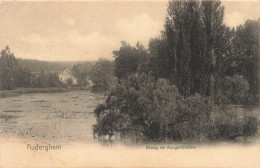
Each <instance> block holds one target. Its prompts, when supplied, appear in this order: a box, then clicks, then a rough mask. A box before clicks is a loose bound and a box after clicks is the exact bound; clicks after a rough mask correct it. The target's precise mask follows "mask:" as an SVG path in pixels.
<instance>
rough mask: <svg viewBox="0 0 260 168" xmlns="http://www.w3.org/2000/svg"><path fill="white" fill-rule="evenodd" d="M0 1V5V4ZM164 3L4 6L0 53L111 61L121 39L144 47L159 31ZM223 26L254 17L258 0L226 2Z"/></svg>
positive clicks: (1, 7) (0, 21) (0, 9)
mask: <svg viewBox="0 0 260 168" xmlns="http://www.w3.org/2000/svg"><path fill="white" fill-rule="evenodd" d="M0 1H1V0H0ZM167 4H168V2H167V1H160V2H159V1H153V2H151V1H139V2H137V1H135V2H133V1H132V2H129V1H128V2H118V1H117V2H116V1H110V2H104V1H103V2H101V1H100V2H15V1H14V2H6V1H3V2H2V3H1V5H0V49H1V50H2V49H4V48H5V46H6V45H8V46H9V47H10V48H11V51H12V52H13V53H14V54H15V56H16V57H17V58H27V59H38V60H48V61H88V60H97V59H98V58H100V57H102V58H107V59H113V55H112V51H113V50H116V49H118V48H119V47H120V41H122V40H125V41H127V42H129V43H130V44H132V45H134V44H135V43H136V42H137V41H140V42H141V43H143V44H144V45H147V44H148V41H149V39H150V38H152V37H155V36H158V35H159V34H160V31H161V30H162V29H163V24H164V19H165V16H166V8H167ZM222 4H223V5H224V6H225V21H224V22H225V24H227V25H229V26H231V27H232V26H237V25H239V24H242V23H244V22H245V20H246V19H257V18H258V17H260V10H259V9H260V1H258V0H255V1H250V2H241V1H240V2H228V1H225V2H223V3H222Z"/></svg>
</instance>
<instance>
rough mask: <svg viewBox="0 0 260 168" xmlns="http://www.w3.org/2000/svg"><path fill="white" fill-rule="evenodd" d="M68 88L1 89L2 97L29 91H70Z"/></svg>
mask: <svg viewBox="0 0 260 168" xmlns="http://www.w3.org/2000/svg"><path fill="white" fill-rule="evenodd" d="M69 91H70V89H67V88H16V89H14V90H0V98H4V97H12V96H19V95H21V94H29V93H58V92H69Z"/></svg>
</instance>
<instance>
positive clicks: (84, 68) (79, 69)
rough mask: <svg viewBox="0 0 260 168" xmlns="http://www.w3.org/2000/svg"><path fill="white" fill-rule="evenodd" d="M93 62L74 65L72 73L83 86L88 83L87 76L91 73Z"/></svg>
mask: <svg viewBox="0 0 260 168" xmlns="http://www.w3.org/2000/svg"><path fill="white" fill-rule="evenodd" d="M92 66H93V65H92V64H91V63H88V62H87V63H79V64H76V65H74V66H73V68H72V73H73V75H74V76H75V77H76V78H77V79H78V83H79V85H81V86H86V85H87V77H88V75H90V71H91V68H92Z"/></svg>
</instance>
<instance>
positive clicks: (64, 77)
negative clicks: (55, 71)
mask: <svg viewBox="0 0 260 168" xmlns="http://www.w3.org/2000/svg"><path fill="white" fill-rule="evenodd" d="M59 79H60V81H62V82H63V83H64V84H67V81H68V79H72V83H73V85H75V84H77V83H78V82H77V78H76V77H75V76H74V75H73V74H72V72H71V71H70V70H68V69H66V70H64V71H63V72H62V73H61V74H60V75H59Z"/></svg>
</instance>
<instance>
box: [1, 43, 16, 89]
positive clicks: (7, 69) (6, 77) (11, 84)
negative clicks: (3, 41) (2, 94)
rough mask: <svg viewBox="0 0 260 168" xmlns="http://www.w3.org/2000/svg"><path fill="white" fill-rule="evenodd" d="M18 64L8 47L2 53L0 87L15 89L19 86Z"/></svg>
mask: <svg viewBox="0 0 260 168" xmlns="http://www.w3.org/2000/svg"><path fill="white" fill-rule="evenodd" d="M17 70H18V66H17V62H16V59H15V57H14V54H13V53H11V51H10V48H9V47H8V46H6V48H5V49H4V50H2V51H1V58H0V85H1V88H2V89H7V90H10V89H14V88H15V87H16V85H17V83H16V82H17Z"/></svg>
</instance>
